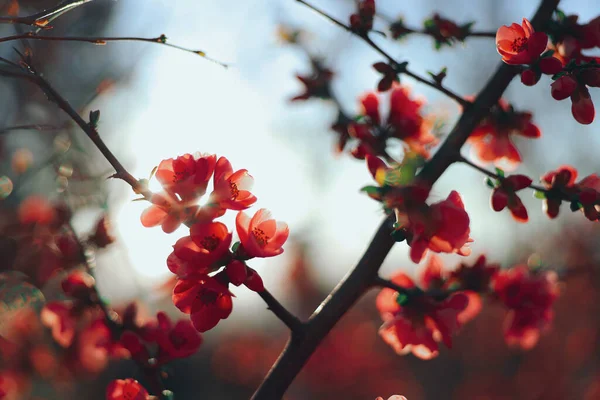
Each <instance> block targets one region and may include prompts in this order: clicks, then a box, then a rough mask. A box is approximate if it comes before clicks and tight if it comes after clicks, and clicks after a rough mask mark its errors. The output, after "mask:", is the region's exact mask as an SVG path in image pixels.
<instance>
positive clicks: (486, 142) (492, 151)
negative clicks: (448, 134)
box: [468, 100, 542, 168]
mask: <svg viewBox="0 0 600 400" xmlns="http://www.w3.org/2000/svg"><path fill="white" fill-rule="evenodd" d="M531 117H532V116H531V113H529V112H520V111H515V110H514V109H513V108H512V106H510V105H509V104H508V103H507V102H506V101H504V100H500V101H499V102H498V104H497V105H496V106H494V107H492V109H491V110H490V113H489V114H488V116H487V117H486V118H484V119H482V121H481V122H480V123H479V125H477V127H476V128H475V129H474V130H473V132H472V133H471V135H470V136H469V139H468V143H470V144H471V146H472V151H473V152H474V153H475V156H476V157H477V158H478V159H479V160H481V161H482V162H484V163H494V164H495V165H496V166H500V165H501V164H502V162H506V163H508V167H509V168H514V167H515V166H516V165H517V164H519V163H520V162H521V155H520V154H519V151H518V150H517V147H516V146H515V144H514V143H513V142H512V139H511V136H512V135H519V136H524V137H527V138H531V139H535V138H539V137H540V136H541V135H542V134H541V132H540V129H539V128H538V127H537V126H536V125H535V124H533V122H531Z"/></svg>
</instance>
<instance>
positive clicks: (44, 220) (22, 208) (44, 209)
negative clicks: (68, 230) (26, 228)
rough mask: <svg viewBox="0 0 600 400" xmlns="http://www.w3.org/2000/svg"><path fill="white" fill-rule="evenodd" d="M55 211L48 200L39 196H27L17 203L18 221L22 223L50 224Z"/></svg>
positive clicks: (54, 216)
mask: <svg viewBox="0 0 600 400" xmlns="http://www.w3.org/2000/svg"><path fill="white" fill-rule="evenodd" d="M55 218H56V211H55V209H54V207H53V206H52V204H50V202H49V201H48V200H47V199H45V198H43V197H40V196H29V197H27V198H26V199H25V200H23V201H22V202H21V204H20V205H19V221H20V222H21V223H22V224H41V225H48V224H51V223H52V222H53V221H54V220H55Z"/></svg>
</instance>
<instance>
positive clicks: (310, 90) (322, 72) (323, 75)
mask: <svg viewBox="0 0 600 400" xmlns="http://www.w3.org/2000/svg"><path fill="white" fill-rule="evenodd" d="M311 64H312V69H313V70H312V74H311V75H309V76H302V75H296V78H298V80H299V81H300V82H302V84H303V85H304V86H305V89H304V93H302V94H299V95H298V96H295V97H293V98H292V101H298V100H308V99H310V98H313V97H316V98H319V99H329V98H331V93H330V89H329V88H330V85H331V80H332V79H333V72H332V71H331V70H330V69H328V68H325V67H323V66H322V65H321V63H320V62H318V61H316V60H311Z"/></svg>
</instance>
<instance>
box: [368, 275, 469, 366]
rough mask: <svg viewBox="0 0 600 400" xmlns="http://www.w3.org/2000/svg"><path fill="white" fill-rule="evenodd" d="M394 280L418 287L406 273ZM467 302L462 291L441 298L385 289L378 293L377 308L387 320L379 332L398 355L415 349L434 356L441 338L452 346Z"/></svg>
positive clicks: (449, 346) (416, 353)
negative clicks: (439, 299)
mask: <svg viewBox="0 0 600 400" xmlns="http://www.w3.org/2000/svg"><path fill="white" fill-rule="evenodd" d="M392 282H393V283H394V284H396V285H398V286H401V287H403V288H405V289H407V290H410V289H414V288H415V284H414V282H413V281H412V280H411V279H410V278H409V277H408V276H406V275H405V274H403V273H398V274H396V275H395V276H394V277H393V278H392ZM467 305H468V298H467V296H466V295H464V294H462V293H455V294H452V295H450V296H449V297H447V298H446V299H444V300H441V301H438V300H435V299H434V298H432V297H431V296H427V295H426V294H423V293H416V294H414V295H408V296H407V295H405V294H400V293H398V292H396V291H395V290H393V289H388V288H385V289H383V290H382V291H381V292H380V293H379V295H378V296H377V309H378V310H379V312H380V314H381V317H382V319H383V321H384V323H383V325H382V327H381V328H380V330H379V334H380V335H381V337H382V338H383V340H384V341H385V342H386V343H387V344H389V345H390V346H392V348H393V349H394V350H395V351H396V353H398V354H407V353H410V352H412V353H413V354H414V355H415V356H417V357H419V358H422V359H425V360H427V359H431V358H433V357H435V356H437V354H438V351H439V347H438V341H442V342H443V343H444V344H445V345H446V346H447V347H448V348H451V347H452V335H453V334H454V333H455V332H456V331H457V330H458V329H459V328H460V322H459V321H458V315H459V314H460V312H461V311H463V310H464V309H466V308H467Z"/></svg>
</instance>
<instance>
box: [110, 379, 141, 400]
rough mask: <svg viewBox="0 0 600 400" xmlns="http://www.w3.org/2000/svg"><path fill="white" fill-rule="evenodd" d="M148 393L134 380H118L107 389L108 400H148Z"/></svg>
mask: <svg viewBox="0 0 600 400" xmlns="http://www.w3.org/2000/svg"><path fill="white" fill-rule="evenodd" d="M149 398H150V395H149V394H148V391H147V390H146V389H145V388H144V387H143V386H142V385H140V383H139V382H138V381H136V380H134V379H131V378H128V379H116V380H114V381H112V382H110V383H109V384H108V386H107V387H106V400H147V399H149Z"/></svg>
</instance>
